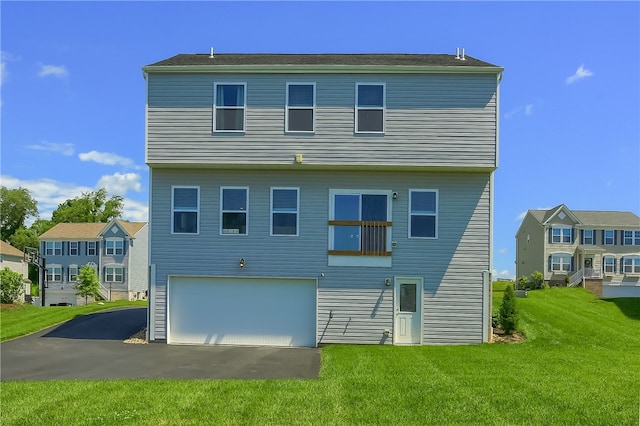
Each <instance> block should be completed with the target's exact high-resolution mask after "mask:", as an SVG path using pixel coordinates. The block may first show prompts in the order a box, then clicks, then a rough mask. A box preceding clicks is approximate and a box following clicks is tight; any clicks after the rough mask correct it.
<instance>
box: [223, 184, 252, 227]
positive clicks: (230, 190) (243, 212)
mask: <svg viewBox="0 0 640 426" xmlns="http://www.w3.org/2000/svg"><path fill="white" fill-rule="evenodd" d="M220 198H221V200H220V206H221V212H220V216H221V218H220V233H221V234H235V235H247V234H248V233H249V224H248V216H247V213H248V210H249V188H237V187H227V188H221V189H220Z"/></svg>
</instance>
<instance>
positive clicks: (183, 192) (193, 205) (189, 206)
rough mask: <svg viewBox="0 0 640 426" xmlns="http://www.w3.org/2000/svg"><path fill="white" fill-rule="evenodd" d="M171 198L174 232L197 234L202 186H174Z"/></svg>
mask: <svg viewBox="0 0 640 426" xmlns="http://www.w3.org/2000/svg"><path fill="white" fill-rule="evenodd" d="M171 198H172V200H171V216H172V219H173V225H172V228H171V230H172V233H174V234H197V233H198V226H199V220H198V218H199V216H200V214H199V212H200V187H197V186H174V187H172V194H171Z"/></svg>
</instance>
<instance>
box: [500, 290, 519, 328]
mask: <svg viewBox="0 0 640 426" xmlns="http://www.w3.org/2000/svg"><path fill="white" fill-rule="evenodd" d="M518 320H519V315H518V307H517V306H516V293H515V291H514V290H513V287H512V286H511V285H508V286H507V288H506V289H505V291H504V296H502V303H501V304H500V311H499V321H500V327H501V328H502V330H503V331H504V332H505V334H508V335H511V334H513V332H514V331H516V328H517V327H518Z"/></svg>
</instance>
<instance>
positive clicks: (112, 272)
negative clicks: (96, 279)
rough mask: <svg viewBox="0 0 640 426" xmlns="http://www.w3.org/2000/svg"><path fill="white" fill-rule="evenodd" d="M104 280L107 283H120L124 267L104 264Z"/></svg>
mask: <svg viewBox="0 0 640 426" xmlns="http://www.w3.org/2000/svg"><path fill="white" fill-rule="evenodd" d="M104 280H105V281H106V282H108V283H121V282H123V281H124V267H122V266H106V267H105V268H104Z"/></svg>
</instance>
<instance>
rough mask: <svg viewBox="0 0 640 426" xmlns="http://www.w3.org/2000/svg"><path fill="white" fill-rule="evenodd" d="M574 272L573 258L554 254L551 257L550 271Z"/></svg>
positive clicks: (566, 254)
mask: <svg viewBox="0 0 640 426" xmlns="http://www.w3.org/2000/svg"><path fill="white" fill-rule="evenodd" d="M572 270H573V257H572V256H571V255H570V254H568V253H554V254H552V255H551V256H549V271H552V272H569V271H572Z"/></svg>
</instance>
